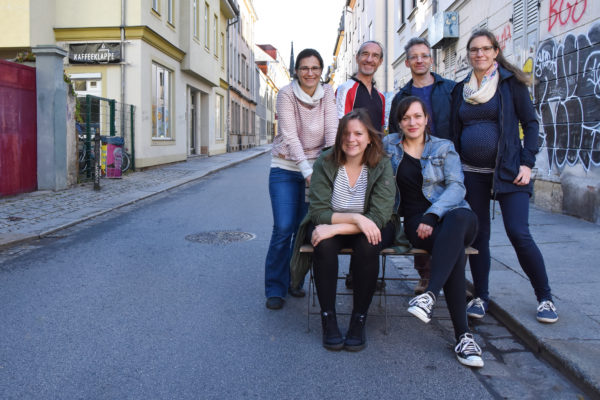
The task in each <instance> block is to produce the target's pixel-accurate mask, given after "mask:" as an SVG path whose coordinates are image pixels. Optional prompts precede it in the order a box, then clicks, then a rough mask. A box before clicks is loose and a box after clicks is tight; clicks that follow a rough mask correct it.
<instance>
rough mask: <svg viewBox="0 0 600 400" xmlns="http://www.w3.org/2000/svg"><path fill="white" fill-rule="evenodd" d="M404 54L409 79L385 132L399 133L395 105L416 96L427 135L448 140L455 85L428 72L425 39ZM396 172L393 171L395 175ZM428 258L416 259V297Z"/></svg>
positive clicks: (410, 44)
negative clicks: (422, 106) (424, 113)
mask: <svg viewBox="0 0 600 400" xmlns="http://www.w3.org/2000/svg"><path fill="white" fill-rule="evenodd" d="M404 52H405V53H406V61H405V64H406V66H407V67H408V68H410V73H411V76H412V79H411V80H410V81H409V82H408V83H407V84H406V85H405V86H404V87H403V88H401V89H400V91H399V92H398V93H396V95H395V96H394V99H393V100H392V106H391V108H390V118H389V124H388V132H389V133H396V132H400V127H399V124H398V118H397V116H396V113H397V111H398V104H399V103H400V100H402V99H403V98H405V97H408V96H417V97H419V98H420V99H421V100H423V102H424V103H425V105H426V106H427V112H428V113H429V115H431V116H432V118H430V119H429V122H428V125H429V132H430V133H431V134H432V135H433V136H437V137H440V138H443V139H452V138H451V137H450V105H451V103H452V89H454V86H455V85H456V82H454V81H451V80H448V79H444V78H442V77H441V76H439V75H438V74H435V73H433V72H431V65H432V63H433V60H432V57H431V46H430V45H429V42H428V41H427V39H423V38H418V37H417V38H412V39H410V40H409V41H408V43H407V44H406V46H404ZM395 172H396V171H394V173H395ZM429 261H430V260H429V256H428V255H422V256H415V264H414V265H415V269H416V270H417V271H418V272H419V276H420V277H421V279H420V280H419V283H418V284H417V286H416V287H415V294H421V293H423V291H424V290H425V288H426V287H427V284H428V283H429V272H430V270H431V268H430V264H429Z"/></svg>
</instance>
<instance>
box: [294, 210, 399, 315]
mask: <svg viewBox="0 0 600 400" xmlns="http://www.w3.org/2000/svg"><path fill="white" fill-rule="evenodd" d="M314 228H315V227H314V225H312V224H311V225H310V226H309V229H308V232H307V237H306V241H307V242H309V243H310V238H311V236H312V232H313V230H314ZM393 240H394V224H392V223H391V222H388V224H387V225H386V226H385V227H384V228H383V229H382V230H381V242H380V243H379V244H378V245H375V246H374V245H371V244H370V243H369V241H368V240H367V238H366V236H365V235H364V234H363V233H358V234H355V235H336V236H334V237H331V238H329V239H325V240H322V241H321V242H320V243H319V244H318V245H317V246H316V247H315V250H314V254H313V263H314V273H315V285H316V287H317V296H318V297H319V304H320V305H321V310H322V311H328V312H332V311H335V296H336V294H337V281H338V267H339V265H338V253H339V252H340V250H341V249H343V248H351V249H352V250H353V251H354V252H353V254H352V259H353V260H352V265H353V267H354V269H353V272H352V273H353V274H354V279H353V300H354V304H353V309H352V312H353V313H358V314H366V313H367V311H368V310H369V306H370V305H371V300H372V299H373V294H374V293H375V287H376V285H377V277H378V275H379V252H380V251H381V249H383V248H385V247H388V246H390V245H391V244H392V242H393Z"/></svg>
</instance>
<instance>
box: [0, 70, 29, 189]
mask: <svg viewBox="0 0 600 400" xmlns="http://www.w3.org/2000/svg"><path fill="white" fill-rule="evenodd" d="M36 127H37V117H36V92H35V68H32V67H28V66H25V65H21V64H16V63H13V62H8V61H2V60H0V196H7V195H11V194H17V193H24V192H32V191H34V190H36V188H37V134H36V132H37V130H36Z"/></svg>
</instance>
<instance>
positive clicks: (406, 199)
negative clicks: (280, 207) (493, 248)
mask: <svg viewBox="0 0 600 400" xmlns="http://www.w3.org/2000/svg"><path fill="white" fill-rule="evenodd" d="M426 110H427V109H426V107H425V104H424V103H423V101H422V100H421V99H419V98H418V97H414V96H411V97H407V98H405V99H404V100H402V101H401V102H400V104H399V106H398V112H397V114H396V115H397V117H398V121H397V122H398V123H399V126H400V129H401V130H402V133H393V134H390V135H388V136H387V137H385V138H384V140H383V144H384V149H385V151H386V152H387V153H388V155H389V157H390V158H391V162H392V168H393V170H394V173H395V177H396V183H397V186H398V190H397V191H396V203H395V207H394V210H397V212H398V214H399V215H402V216H404V231H405V233H406V236H407V237H408V240H409V241H410V242H411V243H412V245H413V246H415V247H417V248H420V249H424V250H427V251H428V252H429V253H430V254H431V277H430V279H429V284H428V286H427V289H426V292H425V293H423V294H421V295H419V296H417V297H414V298H413V299H411V300H410V302H409V308H408V312H409V313H411V314H413V315H414V316H416V317H417V318H419V319H420V320H421V321H423V322H425V323H427V322H429V321H430V320H431V314H432V309H433V306H434V304H435V301H436V296H438V294H439V292H440V291H441V289H442V288H443V289H444V294H445V295H446V303H447V305H448V311H450V317H451V319H452V324H453V326H454V334H455V338H456V347H455V348H454V351H455V353H456V357H457V359H458V361H460V363H461V364H464V365H468V366H470V367H482V366H483V359H482V358H481V348H480V347H479V346H478V345H477V343H475V339H474V338H473V335H472V334H471V333H470V332H469V326H468V324H467V314H466V311H465V307H466V299H465V290H466V289H465V264H466V257H465V247H467V246H469V245H470V244H471V243H472V242H473V240H474V239H475V235H476V233H477V218H476V217H475V214H474V213H473V212H472V211H471V209H470V208H469V205H468V203H467V202H466V201H465V186H464V184H463V174H462V169H461V165H460V159H459V156H458V154H457V153H456V151H455V150H454V145H453V144H452V142H451V141H449V140H446V139H439V138H436V137H434V136H431V135H429V134H428V133H426V130H427V118H428V115H427V111H426Z"/></svg>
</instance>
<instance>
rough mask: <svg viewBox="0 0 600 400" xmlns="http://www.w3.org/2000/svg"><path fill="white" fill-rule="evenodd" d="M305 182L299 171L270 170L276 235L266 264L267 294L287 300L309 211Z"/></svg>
mask: <svg viewBox="0 0 600 400" xmlns="http://www.w3.org/2000/svg"><path fill="white" fill-rule="evenodd" d="M305 188H306V181H305V180H304V177H303V176H302V174H301V173H300V172H294V171H288V170H285V169H281V168H271V172H270V173H269V194H270V195H271V208H272V209H273V233H272V234H271V242H270V243H269V251H268V252H267V259H266V261H265V295H266V296H267V298H268V297H281V298H283V297H285V296H286V295H287V292H288V288H289V286H290V259H291V258H292V249H293V246H294V238H295V236H296V232H297V231H298V226H299V225H300V222H301V221H302V219H303V218H304V216H305V215H306V213H307V211H308V203H307V202H305V201H304V200H305V198H304V197H305Z"/></svg>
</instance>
